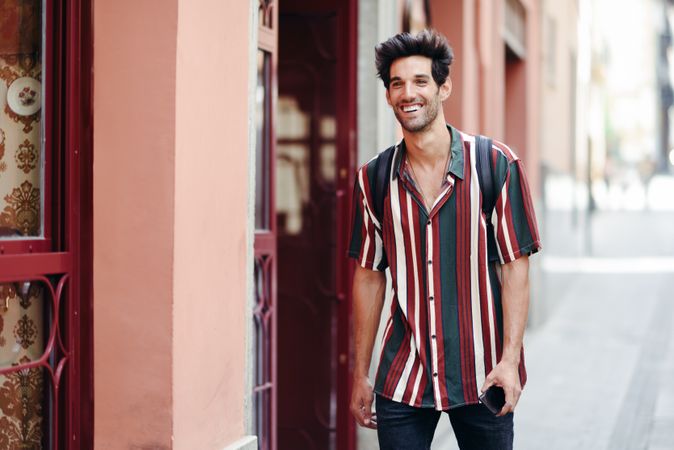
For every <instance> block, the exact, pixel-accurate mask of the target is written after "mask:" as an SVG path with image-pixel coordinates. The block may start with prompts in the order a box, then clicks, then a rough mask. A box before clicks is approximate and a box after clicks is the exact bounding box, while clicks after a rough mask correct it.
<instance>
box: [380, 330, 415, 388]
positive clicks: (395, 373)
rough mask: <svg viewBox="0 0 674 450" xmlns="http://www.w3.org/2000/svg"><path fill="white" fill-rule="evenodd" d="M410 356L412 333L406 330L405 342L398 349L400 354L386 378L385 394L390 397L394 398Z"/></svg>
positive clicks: (397, 354)
mask: <svg viewBox="0 0 674 450" xmlns="http://www.w3.org/2000/svg"><path fill="white" fill-rule="evenodd" d="M409 354H410V332H409V329H408V330H405V335H404V336H403V341H402V342H401V344H400V347H399V348H398V353H396V356H395V358H394V359H393V364H391V368H390V369H389V372H388V376H387V377H386V383H385V384H384V393H385V394H386V395H388V396H393V393H394V392H395V389H396V386H397V385H398V381H400V377H401V376H402V373H403V370H404V369H405V363H406V362H407V358H408V356H409Z"/></svg>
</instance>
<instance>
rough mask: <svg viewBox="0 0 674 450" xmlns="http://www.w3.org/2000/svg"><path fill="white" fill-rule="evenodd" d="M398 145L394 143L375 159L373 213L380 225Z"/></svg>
mask: <svg viewBox="0 0 674 450" xmlns="http://www.w3.org/2000/svg"><path fill="white" fill-rule="evenodd" d="M396 147H398V145H392V146H391V147H389V148H387V149H386V150H384V151H383V152H381V153H380V154H379V156H377V160H376V161H375V185H374V199H373V205H372V209H373V211H372V212H373V213H374V216H375V217H376V218H377V221H378V222H379V224H380V226H382V227H383V225H382V220H383V218H384V198H385V197H386V191H387V190H388V186H389V183H390V182H391V164H392V163H393V154H394V153H395V149H396Z"/></svg>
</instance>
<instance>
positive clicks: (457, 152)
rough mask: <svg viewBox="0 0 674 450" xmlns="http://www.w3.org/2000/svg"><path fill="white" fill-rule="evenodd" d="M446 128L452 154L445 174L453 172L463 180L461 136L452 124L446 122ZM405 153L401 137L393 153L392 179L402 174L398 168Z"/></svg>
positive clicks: (400, 166)
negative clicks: (449, 136) (450, 138)
mask: <svg viewBox="0 0 674 450" xmlns="http://www.w3.org/2000/svg"><path fill="white" fill-rule="evenodd" d="M447 130H448V131H449V133H450V134H451V136H452V145H451V148H450V151H451V152H452V156H451V159H450V162H449V166H448V167H447V175H449V174H450V173H451V174H454V175H455V176H456V177H457V178H459V179H461V180H463V138H462V137H461V133H459V131H458V130H457V129H456V128H454V127H453V126H451V125H449V124H447ZM406 154H407V149H406V147H405V140H404V139H403V140H402V141H400V143H399V144H398V151H396V153H395V157H394V160H393V167H394V170H393V179H395V178H396V177H399V176H400V175H402V174H401V173H400V170H401V168H402V163H403V160H404V158H405V155H406Z"/></svg>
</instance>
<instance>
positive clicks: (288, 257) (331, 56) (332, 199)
mask: <svg viewBox="0 0 674 450" xmlns="http://www.w3.org/2000/svg"><path fill="white" fill-rule="evenodd" d="M355 11H356V7H355V2H354V1H338V0H332V1H321V2H315V1H310V0H284V1H282V2H281V4H280V11H279V30H278V32H279V35H278V42H279V44H278V45H279V47H278V48H279V54H278V60H279V65H278V100H277V105H276V119H277V120H276V128H275V132H276V184H275V188H276V193H275V198H276V227H277V233H276V236H277V270H278V272H277V273H278V281H277V286H278V290H277V294H278V298H277V305H278V308H277V311H278V318H277V323H278V347H277V348H278V350H277V364H278V443H279V449H281V450H283V449H298V450H299V449H321V450H323V449H337V448H339V449H350V448H354V428H353V421H352V420H351V419H350V416H349V413H348V391H349V389H348V384H349V383H348V382H349V380H350V375H349V365H348V362H349V357H348V354H349V339H348V336H349V316H350V305H349V303H348V300H347V297H348V296H347V295H346V286H347V285H348V279H347V278H348V277H347V276H346V274H347V273H348V270H347V265H348V262H347V260H346V257H345V248H346V244H345V239H346V233H345V230H346V225H345V224H346V222H348V218H347V217H345V216H347V215H348V208H347V205H346V204H345V201H346V199H347V198H348V197H349V196H348V195H345V194H346V193H347V192H349V191H350V189H351V186H352V178H351V176H352V174H353V171H354V161H355V150H356V149H355V145H354V144H355V139H354V138H355V122H356V117H355V87H356V86H355V77H356V68H355V59H356V53H355V42H356V39H355V38H356V15H355Z"/></svg>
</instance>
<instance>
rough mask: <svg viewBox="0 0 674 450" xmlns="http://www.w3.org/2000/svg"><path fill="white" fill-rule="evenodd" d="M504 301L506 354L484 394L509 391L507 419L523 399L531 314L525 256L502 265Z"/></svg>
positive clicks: (506, 405) (489, 379) (527, 269)
mask: <svg viewBox="0 0 674 450" xmlns="http://www.w3.org/2000/svg"><path fill="white" fill-rule="evenodd" d="M501 285H502V286H503V288H502V291H501V298H502V303H503V355H502V357H501V361H499V363H498V364H497V365H496V367H494V369H493V370H492V371H491V372H490V373H489V375H487V378H486V379H485V382H484V384H483V386H482V389H481V390H482V392H484V391H486V390H487V389H489V387H490V386H491V385H493V384H496V385H497V386H501V387H502V388H503V390H504V391H505V399H506V403H505V405H504V406H503V409H501V411H500V412H499V413H498V415H499V416H503V415H504V414H507V413H509V412H512V411H514V410H515V406H516V405H517V402H518V401H519V399H520V395H521V393H522V386H521V385H520V377H519V370H518V369H519V363H520V355H521V350H522V340H523V338H524V328H525V327H526V324H527V315H528V312H529V257H528V256H522V257H520V258H518V259H516V260H514V261H512V262H509V263H507V264H504V265H502V266H501Z"/></svg>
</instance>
